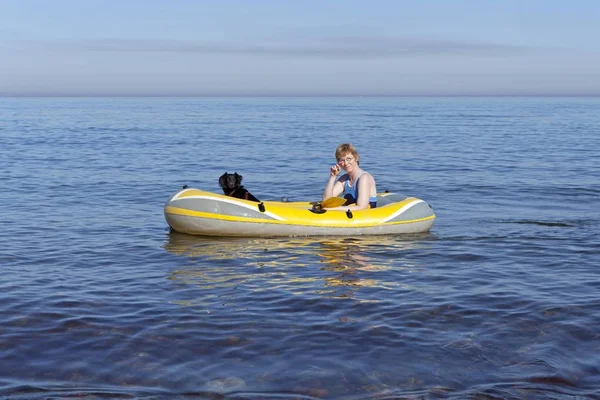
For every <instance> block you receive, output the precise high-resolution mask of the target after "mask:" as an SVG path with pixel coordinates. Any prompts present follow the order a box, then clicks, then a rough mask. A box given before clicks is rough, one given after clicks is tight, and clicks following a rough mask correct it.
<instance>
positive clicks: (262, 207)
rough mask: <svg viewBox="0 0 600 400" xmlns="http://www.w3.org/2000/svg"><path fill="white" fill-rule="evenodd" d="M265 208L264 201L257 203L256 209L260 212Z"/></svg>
mask: <svg viewBox="0 0 600 400" xmlns="http://www.w3.org/2000/svg"><path fill="white" fill-rule="evenodd" d="M265 210H266V208H265V204H264V203H262V202H261V203H258V211H260V212H265Z"/></svg>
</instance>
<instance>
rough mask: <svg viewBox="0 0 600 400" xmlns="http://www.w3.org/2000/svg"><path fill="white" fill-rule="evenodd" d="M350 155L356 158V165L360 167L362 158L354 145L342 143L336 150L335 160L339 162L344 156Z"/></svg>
mask: <svg viewBox="0 0 600 400" xmlns="http://www.w3.org/2000/svg"><path fill="white" fill-rule="evenodd" d="M347 153H350V154H352V155H353V156H354V158H356V165H359V161H360V156H359V155H358V151H356V147H354V146H353V145H352V143H342V144H340V145H339V146H338V147H337V149H335V159H336V160H339V159H340V158H341V157H342V156H343V155H344V154H347Z"/></svg>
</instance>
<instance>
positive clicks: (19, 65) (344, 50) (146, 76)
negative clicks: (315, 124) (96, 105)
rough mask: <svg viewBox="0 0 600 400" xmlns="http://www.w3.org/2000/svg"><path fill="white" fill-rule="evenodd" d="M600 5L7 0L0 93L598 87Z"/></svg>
mask: <svg viewBox="0 0 600 400" xmlns="http://www.w3.org/2000/svg"><path fill="white" fill-rule="evenodd" d="M598 21H600V2H596V1H591V0H583V1H577V2H562V1H555V0H550V1H541V0H532V1H527V2H521V1H515V0H507V1H503V2H481V1H471V0H468V1H453V2H445V1H441V0H440V1H424V2H408V1H387V0H382V1H373V2H362V1H332V0H324V1H314V0H309V1H301V2H300V1H297V2H278V1H274V0H262V1H241V0H222V1H213V0H207V1H191V0H189V1H188V0H182V1H175V2H169V1H166V0H149V1H142V0H130V1H126V2H117V1H102V0H88V1H85V2H78V1H74V0H56V1H53V2H47V1H39V0H6V1H3V2H2V13H1V14H0V60H2V61H1V62H0V96H361V95H362V96H470V95H481V96H512V95H515V96H519V95H532V96H599V95H600V43H599V41H598V38H599V37H600V24H599V23H598Z"/></svg>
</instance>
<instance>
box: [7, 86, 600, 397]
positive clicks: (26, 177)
mask: <svg viewBox="0 0 600 400" xmlns="http://www.w3.org/2000/svg"><path fill="white" fill-rule="evenodd" d="M346 141H350V142H352V143H354V144H355V145H356V146H357V148H358V150H359V152H360V154H361V167H363V168H364V169H365V170H367V171H369V172H371V173H372V174H373V175H374V176H375V178H376V180H377V186H378V189H379V190H380V191H383V190H386V189H387V190H390V191H395V192H400V193H404V194H407V195H413V196H417V197H420V198H422V199H424V200H426V201H427V202H428V203H430V204H431V205H432V207H433V208H434V210H435V211H436V213H437V217H438V219H437V221H436V224H435V225H434V227H433V230H432V231H431V232H430V233H428V234H423V235H416V236H414V235H412V236H386V237H347V238H344V237H327V238H319V237H314V238H289V239H285V238H284V239H273V238H255V239H227V238H202V237H193V236H186V235H181V234H175V233H170V232H169V229H168V226H167V224H166V222H165V220H164V217H163V205H164V203H165V201H166V200H167V198H168V197H169V196H170V195H171V194H172V193H174V192H175V191H177V190H178V189H179V188H181V187H182V186H183V185H185V184H187V185H189V186H192V187H197V188H201V189H206V190H210V191H216V192H218V191H219V188H218V185H217V179H218V177H219V176H220V175H221V174H222V173H223V172H225V171H228V172H234V171H235V172H238V173H240V174H242V175H243V176H244V184H245V186H246V187H247V188H248V189H250V191H251V192H252V193H253V194H254V195H256V196H257V197H259V198H261V199H279V198H281V197H283V196H285V197H288V198H290V199H292V200H314V199H318V198H319V197H320V194H321V192H322V189H323V187H324V185H325V183H326V181H327V178H328V171H329V166H330V165H331V164H332V163H333V162H334V161H335V160H334V156H333V153H334V150H335V147H336V146H337V145H338V144H339V143H342V142H346ZM599 155H600V99H599V98H213V99H204V98H31V99H27V98H25V99H16V98H2V99H0V172H1V175H0V177H1V178H0V226H1V227H2V229H1V230H0V273H1V275H0V398H3V399H4V398H6V399H63V398H67V399H69V398H85V399H112V398H121V399H128V398H140V399H163V398H173V399H205V398H206V399H351V400H357V399H444V398H453V399H463V398H471V399H588V398H589V399H600V157H599Z"/></svg>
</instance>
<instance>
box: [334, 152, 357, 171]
mask: <svg viewBox="0 0 600 400" xmlns="http://www.w3.org/2000/svg"><path fill="white" fill-rule="evenodd" d="M338 165H339V166H340V167H342V168H344V169H345V170H346V171H348V168H350V170H352V169H353V168H355V167H356V157H354V156H353V155H352V153H346V154H344V155H343V156H342V157H340V158H339V159H338Z"/></svg>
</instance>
